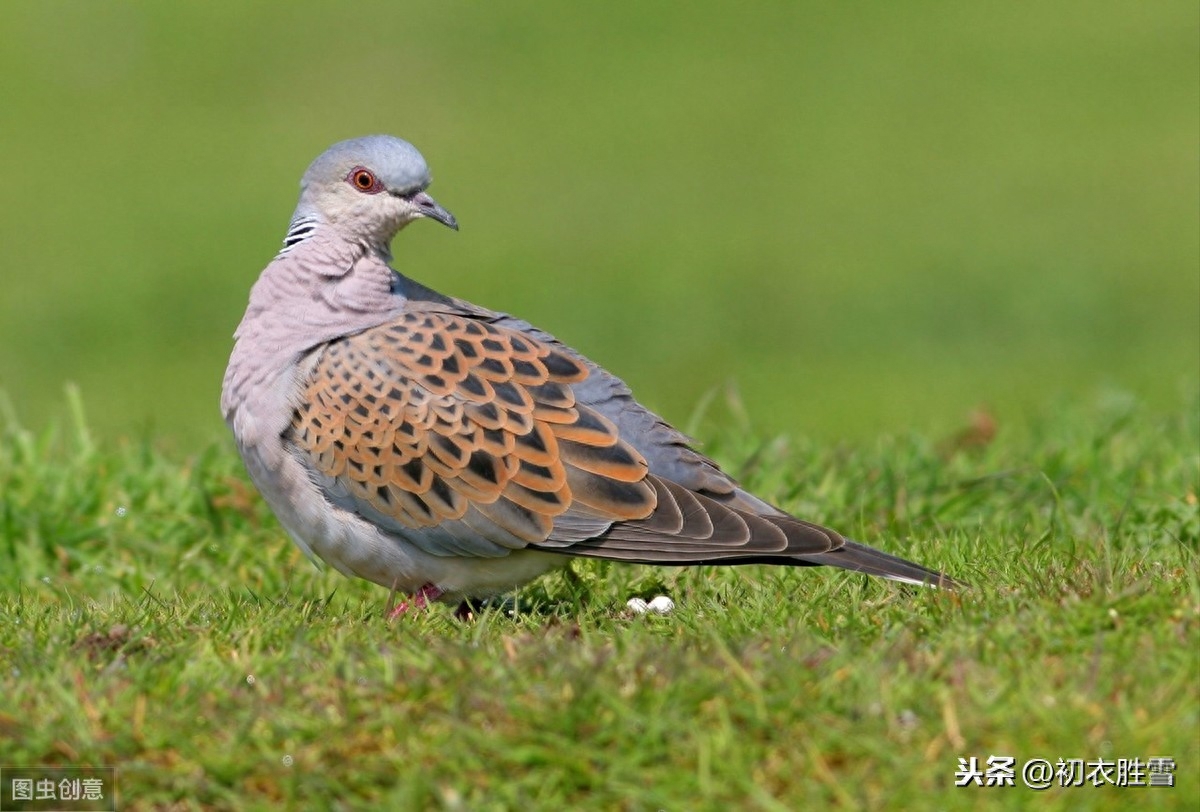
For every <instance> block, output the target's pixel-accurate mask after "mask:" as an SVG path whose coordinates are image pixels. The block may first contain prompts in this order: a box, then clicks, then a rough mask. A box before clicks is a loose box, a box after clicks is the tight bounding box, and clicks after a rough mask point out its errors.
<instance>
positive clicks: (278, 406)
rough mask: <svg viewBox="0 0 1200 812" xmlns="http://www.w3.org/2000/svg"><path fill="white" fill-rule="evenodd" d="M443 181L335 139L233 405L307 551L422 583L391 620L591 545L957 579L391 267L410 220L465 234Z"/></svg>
mask: <svg viewBox="0 0 1200 812" xmlns="http://www.w3.org/2000/svg"><path fill="white" fill-rule="evenodd" d="M430 183H431V175H430V171H429V167H428V164H427V163H426V161H425V159H424V157H422V155H421V153H420V152H418V151H417V149H416V148H415V147H414V146H413V145H412V144H410V143H408V142H407V141H404V140H401V139H399V138H396V137H394V136H390V135H371V136H366V137H361V138H354V139H351V140H346V141H341V142H339V143H337V144H334V145H333V146H331V147H330V148H329V149H327V150H326V151H325V152H324V153H322V154H321V155H320V156H319V157H317V158H316V160H314V161H313V162H312V164H311V165H310V166H309V167H308V169H307V171H306V172H305V173H304V175H303V178H302V180H301V183H300V198H299V202H298V204H297V206H296V210H295V212H294V214H293V215H292V218H291V221H290V222H289V225H288V229H287V233H286V235H285V237H284V240H283V245H282V247H281V248H280V249H279V251H278V253H277V254H276V255H275V256H274V258H273V259H271V261H270V262H269V263H268V264H267V266H266V268H265V269H264V270H263V271H262V273H261V274H260V276H259V277H258V280H257V281H256V282H255V283H254V285H253V286H252V288H251V290H250V297H249V303H248V305H247V308H246V311H245V315H244V316H243V318H242V320H241V323H240V324H239V325H238V327H237V329H236V331H235V333H234V344H233V349H232V351H231V354H230V358H229V363H228V366H227V368H226V371H225V376H224V380H223V384H222V388H221V410H222V414H223V416H224V419H225V422H226V423H227V425H228V426H229V428H230V429H231V431H232V433H233V437H234V440H235V443H236V445H237V448H238V451H239V453H240V455H241V457H242V459H243V461H244V463H245V466H246V469H247V472H248V473H249V476H250V478H251V480H252V481H253V482H254V484H255V486H256V487H257V489H258V490H259V492H260V493H261V494H262V496H263V498H264V499H265V500H266V502H267V503H268V505H269V506H270V508H271V509H272V511H273V512H274V513H275V515H276V516H277V517H278V519H279V522H280V523H281V524H282V526H283V527H284V528H285V529H286V530H287V532H288V534H289V535H290V536H291V537H292V539H293V540H294V541H295V543H296V544H297V545H298V546H299V547H300V549H301V550H303V551H304V553H305V554H306V555H308V556H309V557H310V558H312V559H314V561H317V560H319V561H324V562H325V563H327V564H328V565H330V566H332V567H333V568H335V569H336V570H338V571H339V572H341V573H342V574H344V575H346V576H350V577H357V578H362V579H366V580H367V581H371V582H374V583H376V584H379V585H381V586H383V587H387V588H389V589H391V590H392V594H394V593H397V592H399V593H403V594H405V595H407V596H408V598H407V599H406V600H404V601H403V602H401V603H400V604H398V605H397V606H396V607H395V609H394V611H393V614H402V613H403V612H405V611H407V610H409V609H410V608H417V607H424V606H426V605H428V604H431V603H434V602H442V603H448V604H455V603H457V604H458V605H459V612H460V614H461V613H463V612H465V611H466V607H468V606H469V605H470V604H469V603H468V602H469V601H477V600H481V599H486V598H489V597H494V596H497V595H501V594H504V593H507V592H510V591H512V590H514V589H516V588H518V587H520V586H521V585H523V584H525V583H527V582H529V581H531V580H533V579H534V578H537V577H538V576H540V575H542V574H544V573H546V572H548V571H551V570H555V569H558V568H561V567H564V566H565V565H566V564H567V563H568V562H569V561H570V560H571V559H573V558H575V557H583V558H595V559H607V560H610V561H618V562H626V563H634V564H656V565H664V566H692V565H723V564H728V565H741V564H782V565H791V566H801V567H808V566H822V565H824V566H832V567H838V568H842V569H845V570H851V571H855V572H860V573H867V574H869V575H874V576H881V577H883V578H887V579H891V580H894V581H900V582H906V583H910V584H918V585H926V586H934V587H941V588H950V589H953V588H955V587H956V586H958V584H957V582H956V581H954V580H953V579H952V578H949V577H947V576H946V575H944V574H942V573H940V572H937V571H935V570H933V569H929V568H927V567H924V566H922V565H920V564H916V563H913V562H910V561H906V560H905V559H903V558H900V557H897V556H894V555H891V554H889V553H885V552H883V551H881V550H877V549H874V548H872V547H869V546H867V545H865V544H860V543H858V542H855V541H852V540H850V539H847V538H845V537H844V536H842V535H841V534H840V533H838V532H837V531H835V530H832V529H829V528H826V527H823V526H821V525H818V524H815V523H813V522H809V521H805V520H803V519H801V518H798V517H795V516H792V515H790V514H789V513H787V512H786V511H784V510H782V509H780V508H778V507H776V506H775V505H772V504H770V503H769V502H767V501H765V500H763V499H761V498H759V497H758V496H755V495H754V494H752V493H750V492H748V491H747V490H745V489H743V488H742V487H741V486H740V485H739V484H738V483H737V482H736V481H735V480H734V479H733V478H732V477H731V476H729V475H728V474H726V473H725V472H724V471H722V470H721V468H720V467H719V466H718V465H717V463H716V462H714V461H713V460H711V459H709V458H708V457H706V456H704V455H703V454H702V453H701V452H700V451H698V450H697V449H696V448H695V443H694V442H693V441H692V440H691V439H690V438H689V437H687V436H685V435H684V434H683V433H682V432H680V431H679V430H677V429H676V428H674V427H673V426H671V425H670V424H669V423H668V422H667V421H666V420H664V419H663V418H662V417H660V416H659V415H657V414H655V413H654V412H653V411H651V410H650V409H648V408H646V407H645V406H643V405H642V404H641V403H639V402H638V401H637V400H636V399H635V397H634V395H633V393H632V391H631V390H630V388H629V387H628V386H627V385H626V384H625V383H624V382H623V381H622V380H621V379H620V378H618V377H617V376H615V375H613V374H612V373H610V372H608V371H607V370H605V369H604V368H602V367H601V366H600V365H598V364H596V363H594V362H593V361H591V360H590V359H589V358H587V357H586V356H585V355H583V354H582V353H580V352H578V351H576V350H574V349H572V348H571V347H570V346H568V345H566V344H565V343H563V342H561V341H559V340H558V339H557V338H555V337H554V336H552V335H551V334H549V333H547V332H545V331H544V330H541V329H539V328H537V327H535V326H533V325H531V324H530V323H528V322H526V321H523V320H521V319H519V318H517V317H515V316H511V315H508V314H506V313H501V312H497V311H493V310H489V309H487V308H484V307H480V306H478V305H475V304H471V303H470V302H467V301H465V300H463V299H459V298H455V297H452V296H448V295H444V294H442V293H439V292H437V291H435V290H433V289H432V288H429V287H426V286H425V285H424V284H422V283H421V282H418V281H416V280H415V279H413V278H411V277H409V276H408V275H405V274H402V273H400V272H399V271H397V270H395V269H393V267H392V262H393V259H392V252H391V243H392V240H393V238H394V237H395V236H396V235H397V233H398V232H399V231H400V230H402V229H403V228H404V227H405V226H407V225H409V224H411V223H413V222H415V221H417V220H432V221H434V222H437V223H440V224H442V225H444V226H447V227H449V228H450V229H453V230H455V231H457V230H458V221H457V220H456V219H455V217H454V216H453V215H452V214H451V213H450V212H449V211H448V210H447V209H445V208H444V207H443V206H442V205H441V204H439V203H438V202H437V201H435V200H434V199H433V197H432V196H431V195H430V194H429V192H428V191H427V190H428V188H429V185H430Z"/></svg>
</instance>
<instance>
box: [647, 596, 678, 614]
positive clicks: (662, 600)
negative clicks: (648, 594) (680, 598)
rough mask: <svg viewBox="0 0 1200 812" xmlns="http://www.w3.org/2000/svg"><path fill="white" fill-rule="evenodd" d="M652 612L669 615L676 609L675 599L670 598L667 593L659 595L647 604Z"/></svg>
mask: <svg viewBox="0 0 1200 812" xmlns="http://www.w3.org/2000/svg"><path fill="white" fill-rule="evenodd" d="M646 608H648V609H649V610H650V611H651V612H654V613H655V614H659V615H669V614H671V612H672V611H673V610H674V609H675V601H673V600H671V599H670V598H668V597H667V596H666V595H659V596H658V597H657V598H655V599H654V600H652V601H650V603H649V604H647V606H646Z"/></svg>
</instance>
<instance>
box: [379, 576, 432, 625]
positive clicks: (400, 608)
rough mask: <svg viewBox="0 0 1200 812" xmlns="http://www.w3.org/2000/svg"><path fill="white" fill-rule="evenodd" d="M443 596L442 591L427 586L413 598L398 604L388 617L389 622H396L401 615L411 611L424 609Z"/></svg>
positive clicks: (419, 590)
mask: <svg viewBox="0 0 1200 812" xmlns="http://www.w3.org/2000/svg"><path fill="white" fill-rule="evenodd" d="M441 596H442V590H440V589H438V588H437V587H436V586H434V585H433V584H425V586H423V587H421V588H420V589H418V590H417V592H416V594H415V595H413V596H412V597H411V598H409V599H408V600H406V601H401V602H400V603H398V604H396V608H395V609H393V610H392V611H391V613H390V614H389V615H388V620H395V619H396V618H398V617H400V616H401V615H403V614H405V613H407V612H408V611H409V610H410V609H424V608H425V607H426V606H428V605H429V604H431V603H433V602H434V601H436V600H437V599H438V598H440V597H441Z"/></svg>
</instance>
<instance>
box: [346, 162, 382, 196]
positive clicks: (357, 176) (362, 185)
mask: <svg viewBox="0 0 1200 812" xmlns="http://www.w3.org/2000/svg"><path fill="white" fill-rule="evenodd" d="M346 180H347V181H348V182H349V183H350V185H351V186H353V187H354V188H355V189H357V190H358V191H360V192H364V193H366V194H369V195H373V194H376V193H377V192H382V191H383V184H382V183H380V182H379V179H378V178H377V177H375V173H374V172H372V171H371V170H370V169H367V168H365V167H362V166H356V167H354V168H353V169H351V170H350V174H349V175H347V176H346Z"/></svg>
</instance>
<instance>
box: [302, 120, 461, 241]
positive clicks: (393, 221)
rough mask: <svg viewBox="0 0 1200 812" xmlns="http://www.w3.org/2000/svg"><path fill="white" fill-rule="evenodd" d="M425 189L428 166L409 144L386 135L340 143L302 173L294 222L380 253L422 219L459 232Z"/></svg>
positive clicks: (427, 181) (455, 222) (451, 218)
mask: <svg viewBox="0 0 1200 812" xmlns="http://www.w3.org/2000/svg"><path fill="white" fill-rule="evenodd" d="M429 183H430V177H429V166H428V165H427V164H426V163H425V159H424V158H422V157H421V153H419V152H417V149H416V147H414V146H413V145H412V144H410V143H408V142H407V141H402V140H400V139H399V138H394V137H392V136H390V135H368V136H365V137H363V138H354V139H351V140H349V141H341V142H339V143H337V144H334V145H333V146H332V147H330V148H329V149H327V150H325V152H323V153H321V155H320V157H318V158H317V159H316V160H315V161H313V162H312V165H311V166H309V167H308V171H306V172H305V173H304V178H303V179H302V180H301V181H300V203H299V205H298V206H297V207H296V214H295V216H294V217H293V218H292V221H293V224H295V223H296V222H297V221H301V220H306V221H312V220H316V221H318V222H321V223H328V224H331V225H334V226H337V227H338V228H339V229H340V230H341V231H342V232H343V233H345V234H346V235H347V236H349V237H351V238H355V239H363V240H366V241H368V242H370V243H372V244H375V245H378V246H380V247H382V248H384V249H386V247H387V244H388V243H389V242H390V241H391V239H392V237H393V236H395V234H396V232H397V231H399V230H400V229H402V228H404V226H406V225H408V224H409V223H411V222H412V221H413V220H416V219H419V218H421V217H429V218H431V219H433V220H437V221H438V222H439V223H441V224H443V225H446V226H449V227H450V228H453V229H455V230H457V229H458V221H457V220H455V219H454V215H452V214H451V213H450V212H448V211H446V210H445V209H444V208H442V207H441V206H440V205H438V203H437V201H435V200H434V199H433V198H432V197H430V196H429V194H428V193H427V192H426V191H425V189H426V188H427V187H428V186H429Z"/></svg>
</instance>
